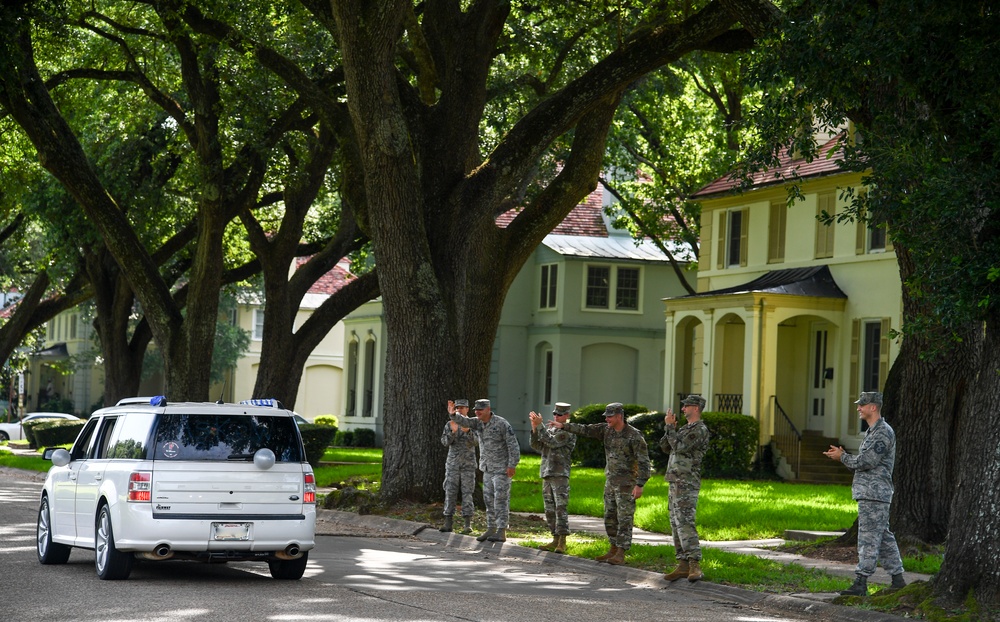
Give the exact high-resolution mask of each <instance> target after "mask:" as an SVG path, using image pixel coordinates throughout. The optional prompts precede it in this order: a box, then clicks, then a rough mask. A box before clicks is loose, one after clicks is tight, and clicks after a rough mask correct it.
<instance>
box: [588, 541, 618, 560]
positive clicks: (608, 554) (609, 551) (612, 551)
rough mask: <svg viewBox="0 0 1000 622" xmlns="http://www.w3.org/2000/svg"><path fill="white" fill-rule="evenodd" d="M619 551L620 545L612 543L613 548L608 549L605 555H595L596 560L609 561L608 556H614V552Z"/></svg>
mask: <svg viewBox="0 0 1000 622" xmlns="http://www.w3.org/2000/svg"><path fill="white" fill-rule="evenodd" d="M617 551H618V547H617V546H615V545H614V544H612V545H611V548H610V549H608V552H607V553H605V554H604V555H598V556H597V557H595V558H594V559H596V560H597V561H599V562H606V561H608V558H610V557H613V556H614V554H615V553H616V552H617Z"/></svg>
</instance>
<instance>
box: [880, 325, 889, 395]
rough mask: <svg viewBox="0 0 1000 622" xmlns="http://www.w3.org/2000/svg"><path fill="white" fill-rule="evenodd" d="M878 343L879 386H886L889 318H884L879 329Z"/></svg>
mask: <svg viewBox="0 0 1000 622" xmlns="http://www.w3.org/2000/svg"><path fill="white" fill-rule="evenodd" d="M879 335H880V338H879V343H878V386H879V388H882V387H884V386H885V379H886V378H887V377H888V376H889V318H887V317H884V318H882V326H881V329H880V331H879Z"/></svg>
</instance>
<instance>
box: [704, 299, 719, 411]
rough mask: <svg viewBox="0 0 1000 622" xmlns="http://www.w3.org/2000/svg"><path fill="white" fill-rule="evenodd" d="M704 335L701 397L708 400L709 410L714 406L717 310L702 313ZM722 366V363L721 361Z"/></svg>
mask: <svg viewBox="0 0 1000 622" xmlns="http://www.w3.org/2000/svg"><path fill="white" fill-rule="evenodd" d="M701 332H702V335H703V340H704V342H705V347H704V348H702V350H701V363H702V365H701V395H702V397H704V398H705V399H706V400H708V403H709V406H708V407H709V408H711V404H712V396H713V391H714V390H715V389H714V386H713V384H714V381H715V361H714V359H713V356H712V355H713V353H714V352H715V310H714V309H706V310H705V311H704V312H703V313H702V331H701ZM719 365H722V361H719Z"/></svg>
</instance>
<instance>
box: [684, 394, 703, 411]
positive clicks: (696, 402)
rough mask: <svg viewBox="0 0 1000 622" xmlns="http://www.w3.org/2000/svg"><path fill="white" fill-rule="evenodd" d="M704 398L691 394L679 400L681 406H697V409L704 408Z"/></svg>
mask: <svg viewBox="0 0 1000 622" xmlns="http://www.w3.org/2000/svg"><path fill="white" fill-rule="evenodd" d="M705 404H707V402H706V401H705V398H703V397H702V396H700V395H695V394H691V395H689V396H687V397H685V398H684V399H683V400H681V406H697V407H698V409H699V410H705Z"/></svg>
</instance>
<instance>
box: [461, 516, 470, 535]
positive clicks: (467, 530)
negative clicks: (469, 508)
mask: <svg viewBox="0 0 1000 622" xmlns="http://www.w3.org/2000/svg"><path fill="white" fill-rule="evenodd" d="M462 533H472V517H471V516H466V517H465V526H464V527H462Z"/></svg>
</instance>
